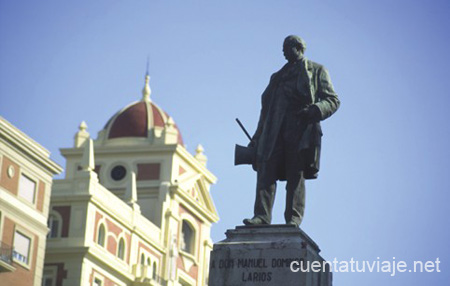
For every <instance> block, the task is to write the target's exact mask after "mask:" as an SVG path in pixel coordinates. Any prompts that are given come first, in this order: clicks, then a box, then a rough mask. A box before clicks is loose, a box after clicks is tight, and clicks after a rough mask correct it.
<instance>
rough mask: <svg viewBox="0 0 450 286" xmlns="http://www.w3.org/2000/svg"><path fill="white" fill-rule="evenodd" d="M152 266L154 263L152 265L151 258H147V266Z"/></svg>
mask: <svg viewBox="0 0 450 286" xmlns="http://www.w3.org/2000/svg"><path fill="white" fill-rule="evenodd" d="M150 264H152V263H151V260H150V257H148V258H147V265H148V266H150Z"/></svg>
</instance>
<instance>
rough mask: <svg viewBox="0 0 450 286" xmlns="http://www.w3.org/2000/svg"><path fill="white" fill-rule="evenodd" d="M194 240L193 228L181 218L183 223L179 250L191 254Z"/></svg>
mask: <svg viewBox="0 0 450 286" xmlns="http://www.w3.org/2000/svg"><path fill="white" fill-rule="evenodd" d="M194 240H195V232H194V229H193V228H192V227H191V225H190V224H189V223H188V222H187V221H185V220H183V225H182V226H181V245H180V247H181V250H183V251H184V252H187V253H190V254H193V253H194Z"/></svg>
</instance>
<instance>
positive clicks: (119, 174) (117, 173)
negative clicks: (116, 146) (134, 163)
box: [111, 165, 127, 181]
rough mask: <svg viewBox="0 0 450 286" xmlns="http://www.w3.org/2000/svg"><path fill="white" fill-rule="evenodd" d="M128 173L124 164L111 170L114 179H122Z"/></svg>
mask: <svg viewBox="0 0 450 286" xmlns="http://www.w3.org/2000/svg"><path fill="white" fill-rule="evenodd" d="M126 175H127V169H125V167H124V166H121V165H119V166H115V167H114V168H113V169H112V170H111V178H113V180H114V181H120V180H122V179H123V178H125V176H126Z"/></svg>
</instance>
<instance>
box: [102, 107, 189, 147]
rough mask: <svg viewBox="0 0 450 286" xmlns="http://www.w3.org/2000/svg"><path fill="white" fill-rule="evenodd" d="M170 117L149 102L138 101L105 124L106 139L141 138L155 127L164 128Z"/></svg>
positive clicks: (179, 140) (179, 137)
mask: <svg viewBox="0 0 450 286" xmlns="http://www.w3.org/2000/svg"><path fill="white" fill-rule="evenodd" d="M169 118H170V116H169V115H168V114H167V113H166V112H164V111H163V110H162V109H161V108H160V107H159V106H157V105H156V104H154V103H153V102H150V101H139V102H136V103H132V104H131V105H129V106H127V107H125V108H124V109H122V110H121V111H120V112H118V113H117V114H115V115H114V116H113V117H111V119H110V120H109V121H108V123H106V126H105V130H106V131H107V135H106V138H108V139H115V138H124V137H143V138H146V137H148V136H149V134H150V132H149V131H150V130H152V129H154V128H155V127H160V128H164V127H165V125H166V123H167V121H168V120H169ZM174 127H175V128H176V129H177V131H178V140H177V141H178V142H177V143H178V144H181V145H183V138H182V136H181V132H180V130H179V129H178V127H177V126H176V124H175V125H174Z"/></svg>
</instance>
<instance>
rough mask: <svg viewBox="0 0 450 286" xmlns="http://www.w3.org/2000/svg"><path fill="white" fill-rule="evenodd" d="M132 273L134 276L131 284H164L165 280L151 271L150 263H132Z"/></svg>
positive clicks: (139, 285)
mask: <svg viewBox="0 0 450 286" xmlns="http://www.w3.org/2000/svg"><path fill="white" fill-rule="evenodd" d="M133 274H134V276H135V277H136V280H135V282H134V283H133V286H166V285H167V281H166V280H164V279H163V278H162V277H160V276H158V275H156V274H154V273H152V267H150V265H141V264H135V265H133Z"/></svg>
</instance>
